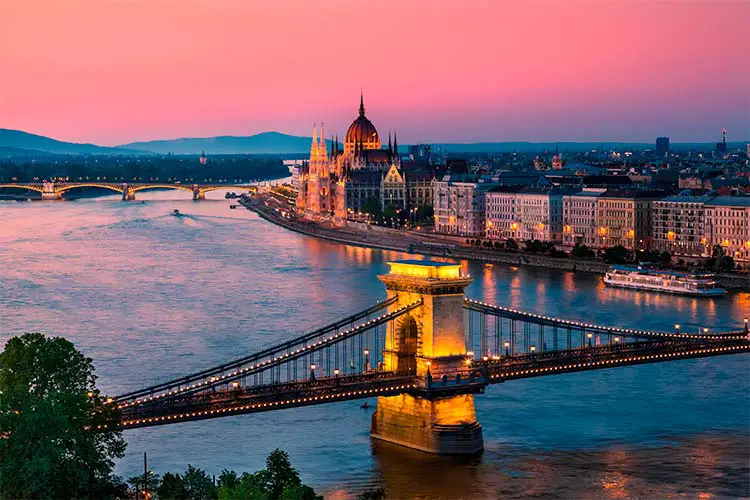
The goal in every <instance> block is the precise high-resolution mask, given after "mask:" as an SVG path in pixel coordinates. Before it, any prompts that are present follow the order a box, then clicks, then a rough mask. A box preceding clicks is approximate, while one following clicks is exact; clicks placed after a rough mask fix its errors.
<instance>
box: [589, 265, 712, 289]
mask: <svg viewBox="0 0 750 500" xmlns="http://www.w3.org/2000/svg"><path fill="white" fill-rule="evenodd" d="M603 281H604V283H605V284H606V285H608V286H612V287H619V288H632V289H635V290H648V291H652V292H663V293H674V294H678V295H691V296H694V297H721V296H722V295H724V294H725V293H727V291H726V290H725V289H723V288H721V287H719V286H718V285H717V284H716V279H715V278H714V275H713V274H711V273H699V272H691V273H681V272H676V271H666V270H660V269H648V268H645V267H641V266H638V267H635V266H611V267H610V268H609V269H607V272H606V274H605V275H604V278H603Z"/></svg>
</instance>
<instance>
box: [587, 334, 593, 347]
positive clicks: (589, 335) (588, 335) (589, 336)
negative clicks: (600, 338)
mask: <svg viewBox="0 0 750 500" xmlns="http://www.w3.org/2000/svg"><path fill="white" fill-rule="evenodd" d="M586 336H587V337H588V338H589V347H593V346H592V345H591V337H593V336H594V334H593V333H591V332H589V333H587V334H586Z"/></svg>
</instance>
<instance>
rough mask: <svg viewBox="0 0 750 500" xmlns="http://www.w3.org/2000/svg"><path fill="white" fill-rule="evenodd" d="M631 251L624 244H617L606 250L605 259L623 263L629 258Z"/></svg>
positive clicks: (612, 262)
mask: <svg viewBox="0 0 750 500" xmlns="http://www.w3.org/2000/svg"><path fill="white" fill-rule="evenodd" d="M629 257H630V252H628V249H627V248H625V247H624V246H622V245H615V246H613V247H609V248H607V249H606V250H604V260H605V261H607V262H609V263H611V264H622V263H623V262H625V261H627V260H629Z"/></svg>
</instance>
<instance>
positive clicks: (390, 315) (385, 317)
mask: <svg viewBox="0 0 750 500" xmlns="http://www.w3.org/2000/svg"><path fill="white" fill-rule="evenodd" d="M388 302H389V303H392V302H391V301H388ZM420 304H421V300H417V301H414V302H412V303H411V304H407V305H405V306H401V307H399V308H397V309H395V310H393V311H392V312H390V313H384V314H380V315H379V316H376V317H375V319H372V320H369V321H367V322H365V323H363V324H361V325H358V326H354V327H352V328H350V329H348V330H344V331H342V332H340V333H339V334H338V336H332V337H328V338H327V339H322V340H319V341H317V342H315V343H313V344H310V345H306V346H301V347H300V348H299V349H297V350H296V351H295V352H294V354H299V353H301V352H304V351H307V350H317V349H318V348H320V347H323V346H326V345H329V344H331V343H333V342H335V341H336V340H337V339H338V338H341V337H346V336H350V335H355V334H357V333H360V332H363V331H365V330H367V329H368V328H369V327H370V326H371V325H373V324H378V323H380V322H383V321H384V320H391V319H395V318H396V317H398V316H399V315H401V314H402V313H404V312H405V311H407V310H410V309H412V308H414V307H417V306H418V305H420ZM279 349H280V348H275V349H274V348H272V350H279ZM291 356H292V353H285V354H282V355H280V356H276V357H273V358H271V359H266V360H264V361H261V362H259V363H256V364H255V365H251V366H250V367H249V368H248V367H245V368H242V369H241V370H239V371H235V372H233V373H230V374H225V375H221V376H218V377H217V376H211V377H210V378H209V379H208V380H203V381H200V382H197V383H196V384H193V385H190V386H185V387H181V388H179V387H178V388H176V389H171V388H170V389H167V390H166V391H164V392H162V393H160V394H155V395H151V396H149V397H148V399H135V400H133V401H130V402H126V403H121V404H119V405H118V408H129V407H132V406H137V405H138V404H141V403H143V402H145V401H153V400H154V399H160V398H165V397H168V396H173V395H176V394H181V393H184V392H186V391H191V390H194V389H197V388H200V387H202V386H205V387H206V388H208V387H209V386H211V385H216V384H217V383H220V382H222V381H225V380H226V381H230V380H231V379H232V378H237V377H238V376H239V375H240V372H242V373H244V372H247V371H248V370H258V369H260V368H262V367H266V366H270V365H271V364H278V363H279V362H281V361H283V360H285V359H287V358H290V357H291Z"/></svg>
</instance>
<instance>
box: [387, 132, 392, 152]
mask: <svg viewBox="0 0 750 500" xmlns="http://www.w3.org/2000/svg"><path fill="white" fill-rule="evenodd" d="M391 153H393V144H391V131H390V130H389V131H388V154H391Z"/></svg>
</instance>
